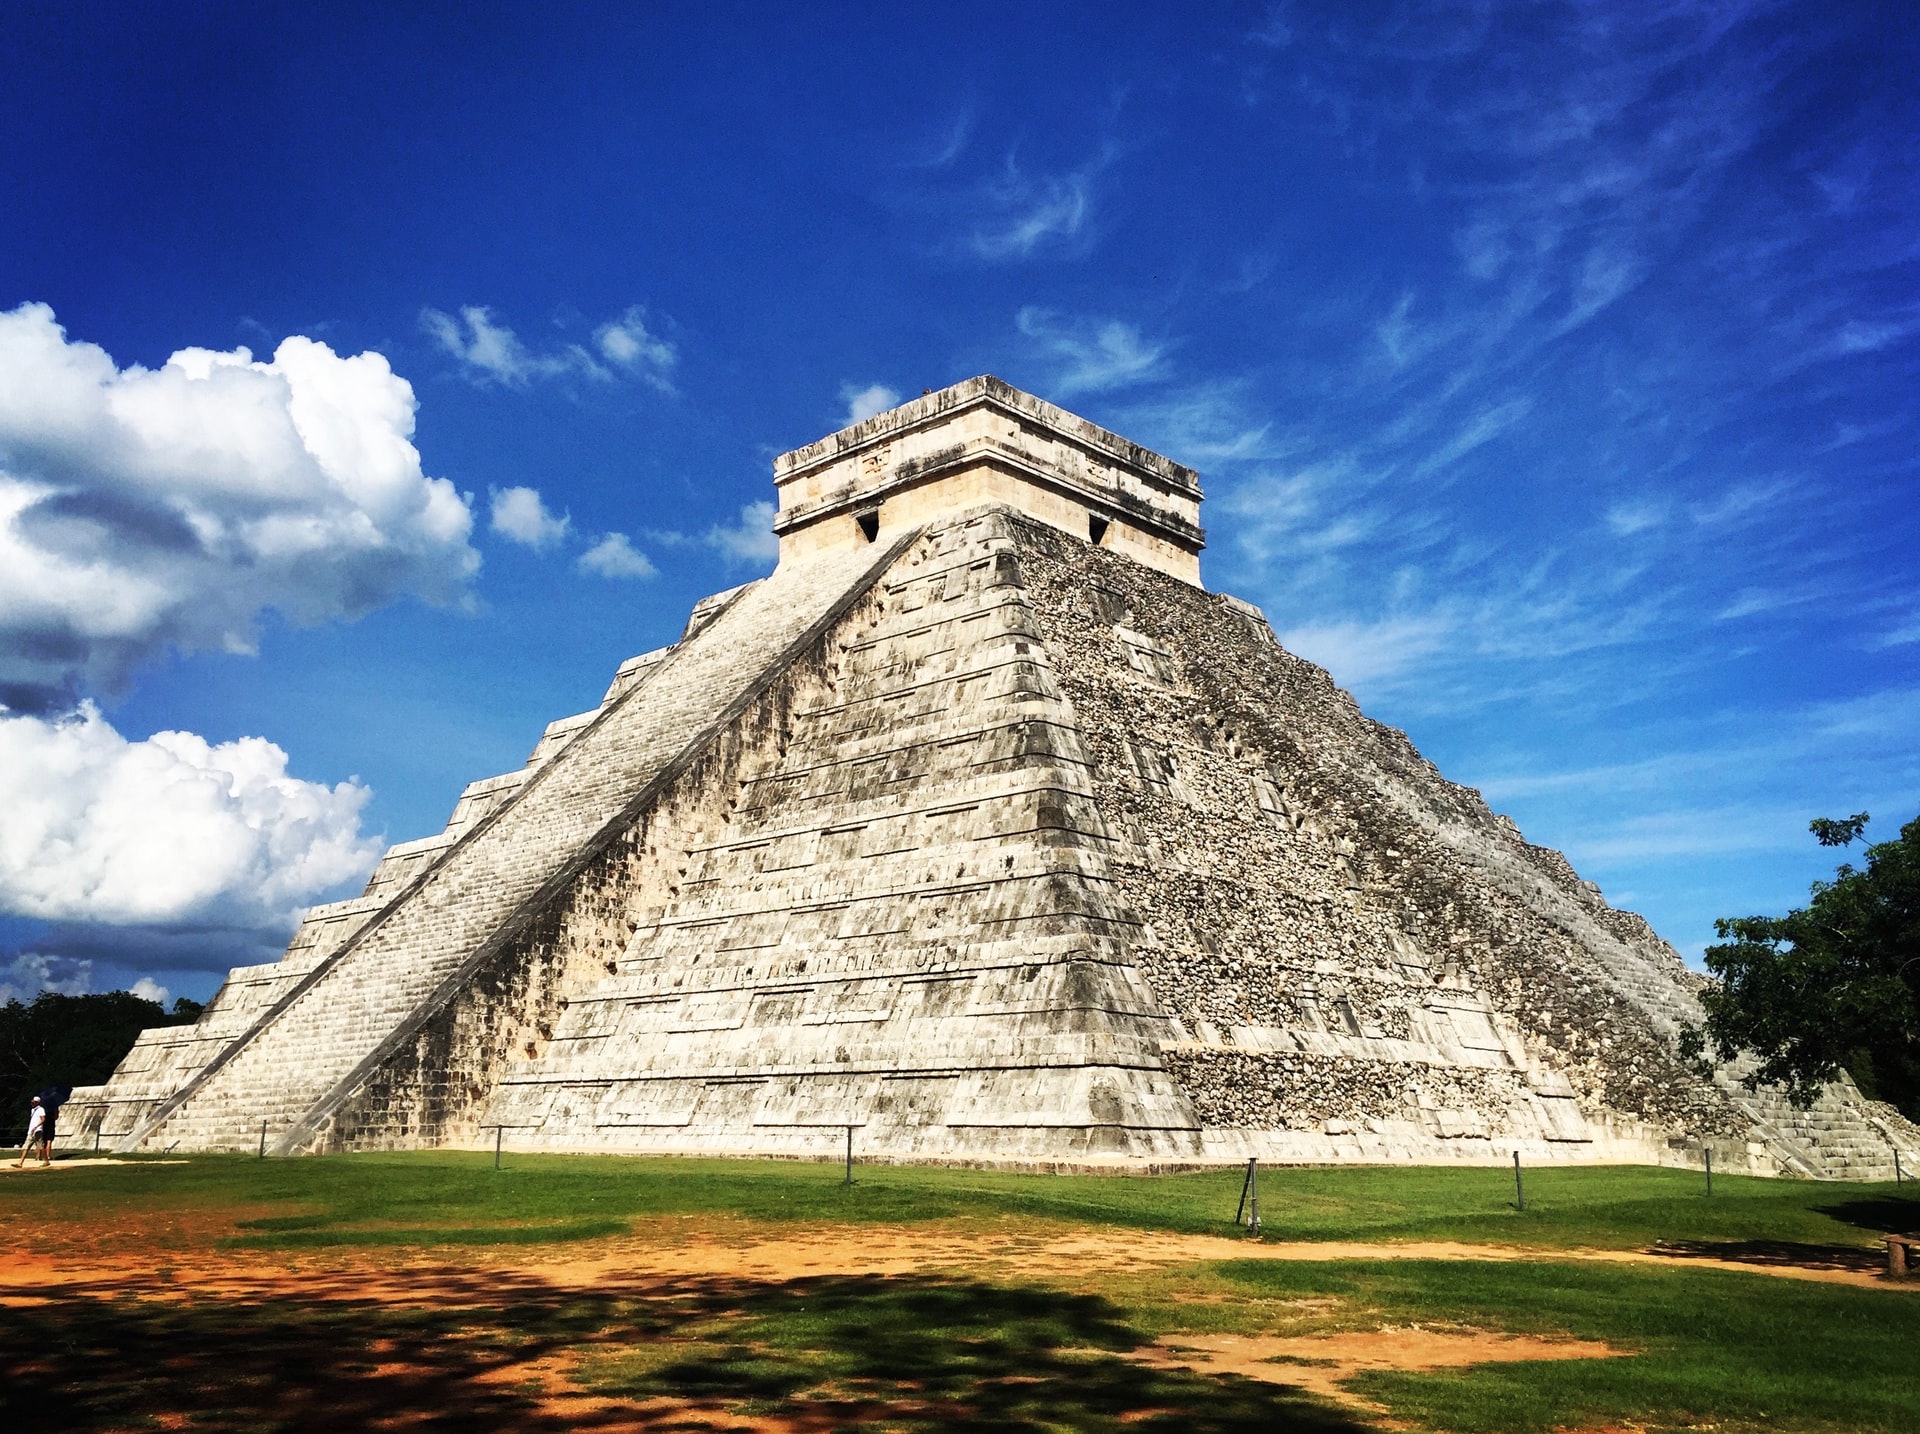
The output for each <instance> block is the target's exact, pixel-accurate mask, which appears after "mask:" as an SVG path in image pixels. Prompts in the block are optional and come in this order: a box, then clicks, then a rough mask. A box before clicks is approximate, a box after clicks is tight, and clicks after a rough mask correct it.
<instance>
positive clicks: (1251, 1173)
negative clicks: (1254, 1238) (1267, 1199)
mask: <svg viewBox="0 0 1920 1434" xmlns="http://www.w3.org/2000/svg"><path fill="white" fill-rule="evenodd" d="M1247 1179H1248V1181H1250V1182H1251V1184H1252V1196H1251V1198H1250V1199H1249V1200H1248V1203H1247V1233H1248V1234H1250V1235H1257V1234H1259V1233H1260V1161H1259V1158H1258V1157H1257V1156H1256V1157H1255V1158H1254V1159H1252V1160H1250V1161H1248V1162H1247Z"/></svg>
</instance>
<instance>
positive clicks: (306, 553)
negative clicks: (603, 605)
mask: <svg viewBox="0 0 1920 1434" xmlns="http://www.w3.org/2000/svg"><path fill="white" fill-rule="evenodd" d="M414 407H415V404H414V396H413V389H412V387H411V386H410V385H409V384H408V383H407V381H406V380H405V379H403V378H401V377H399V376H398V375H397V374H395V373H394V372H393V370H392V369H391V368H390V367H389V366H388V364H387V361H386V359H385V358H384V357H382V356H381V355H380V354H377V353H363V354H359V355H356V356H353V357H343V356H341V355H339V354H336V353H334V352H333V350H332V349H330V348H328V347H327V346H326V345H325V344H323V343H318V342H316V341H314V340H312V339H308V338H302V337H299V336H297V335H296V336H294V337H291V338H288V339H286V340H285V341H284V342H282V343H281V344H280V346H279V348H277V349H276V350H275V351H274V355H273V358H272V359H271V360H270V361H268V362H264V363H263V362H257V361H255V360H254V358H253V356H252V354H251V353H249V352H248V351H247V350H246V349H244V348H241V349H235V350H233V351H232V352H230V353H221V352H215V351H212V350H208V349H197V348H189V349H182V350H180V351H179V352H178V353H176V354H174V355H173V356H172V358H170V359H169V360H168V361H167V362H166V364H164V365H163V366H162V367H160V368H158V369H153V370H149V369H146V368H142V367H139V366H138V365H132V366H129V367H127V368H124V369H122V368H119V367H117V366H116V365H115V363H114V361H113V359H112V358H110V357H109V356H108V355H107V353H106V352H105V351H104V350H102V349H100V348H98V347H97V346H95V345H93V344H89V343H76V342H72V341H69V340H68V338H67V336H66V333H65V331H64V330H63V329H62V328H61V327H60V326H59V324H58V323H56V322H55V320H54V315H53V311H52V310H51V309H50V308H48V307H47V306H46V305H44V304H23V305H21V306H20V307H19V308H17V309H14V310H11V311H9V312H0V706H4V707H10V708H13V709H14V710H15V711H29V712H45V711H50V710H54V709H56V708H69V707H71V706H72V705H73V702H74V701H75V700H76V699H77V697H78V696H79V694H80V693H81V692H82V691H83V690H86V689H89V688H91V689H95V690H101V689H105V690H111V689H113V688H116V687H118V686H120V685H121V684H123V683H124V682H125V680H126V678H127V676H128V674H129V673H130V672H131V670H132V669H133V668H134V667H136V666H138V665H139V664H140V663H142V662H144V661H147V660H150V659H152V658H153V657H155V656H157V655H159V654H160V653H162V652H164V651H166V650H167V649H169V648H172V649H175V650H179V651H191V650H196V649H224V650H228V651H248V650H251V647H252V644H253V641H254V636H255V631H256V627H257V623H258V621H259V618H260V615H261V614H262V613H263V612H264V611H266V610H268V609H273V610H275V611H277V612H279V613H281V614H282V615H283V616H285V617H286V618H288V619H290V620H291V621H294V622H299V623H315V622H323V621H328V620H331V619H340V618H353V617H358V616H360V615H361V614H363V613H366V612H368V611H371V610H372V609H374V608H377V607H380V606H381V605H383V604H385V603H387V602H390V601H392V600H393V599H395V598H397V597H399V596H401V595H403V594H408V593H412V594H415V595H418V596H420V597H422V598H425V599H426V600H428V601H430V602H437V603H449V602H457V601H459V600H461V599H463V598H464V597H465V595H466V592H467V582H468V579H469V578H470V577H471V576H472V575H473V573H474V572H475V570H476V569H477V568H478V567H479V563H480V557H479V554H478V553H476V552H475V551H474V550H473V549H472V547H471V546H469V544H468V542H467V539H468V536H469V534H470V533H471V532H472V527H473V515H472V513H471V512H470V511H469V509H468V507H467V501H466V500H465V499H464V498H463V497H462V496H461V495H460V494H459V493H458V492H456V491H455V490H454V487H453V485H452V484H450V483H448V482H447V481H446V480H445V479H443V478H429V477H427V476H426V474H425V473H423V472H422V471H421V466H420V454H419V452H418V451H417V450H416V449H415V448H414V446H413V443H412V441H411V439H412V435H413V421H414Z"/></svg>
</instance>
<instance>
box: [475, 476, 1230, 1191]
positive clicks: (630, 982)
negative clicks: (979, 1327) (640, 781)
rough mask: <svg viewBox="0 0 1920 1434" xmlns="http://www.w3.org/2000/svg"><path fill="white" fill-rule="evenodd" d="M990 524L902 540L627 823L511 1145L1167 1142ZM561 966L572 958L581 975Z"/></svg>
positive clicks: (530, 1074) (1075, 763) (1104, 882)
mask: <svg viewBox="0 0 1920 1434" xmlns="http://www.w3.org/2000/svg"><path fill="white" fill-rule="evenodd" d="M1010 549H1011V542H1010V539H1009V537H1008V535H1007V530H1006V524H1005V519H1004V515H1003V514H1001V513H997V512H990V513H987V514H983V515H979V516H976V517H973V518H971V519H968V520H966V521H955V522H950V523H948V524H945V525H941V526H940V527H938V528H936V529H934V530H931V531H929V532H928V533H927V534H926V536H925V537H924V539H923V540H921V541H920V542H918V543H916V544H915V545H914V546H913V548H912V549H911V550H910V551H909V553H908V554H907V555H906V556H905V557H904V558H902V560H901V561H899V562H898V563H896V564H895V566H894V568H893V569H892V570H891V571H889V572H888V574H887V575H886V576H885V578H884V579H883V580H882V581H881V583H880V584H879V585H878V586H877V587H876V588H875V589H874V590H873V591H872V592H871V593H869V594H868V595H867V596H866V597H865V599H864V600H863V601H862V602H861V603H859V604H857V605H856V606H855V607H854V608H853V609H851V610H850V611H849V612H848V614H847V615H846V616H845V617H844V618H843V619H842V621H841V622H840V624H839V626H838V627H837V628H836V629H835V631H834V632H833V633H832V634H830V635H829V636H828V638H827V639H826V640H825V641H824V642H823V643H822V645H821V646H820V647H819V648H818V649H817V650H815V651H812V652H810V653H807V654H805V655H801V656H798V657H796V660H795V661H794V662H793V663H792V664H791V665H790V667H789V668H788V672H787V678H786V680H785V681H784V682H783V683H782V684H781V686H780V687H779V688H778V689H776V690H775V691H773V692H770V693H769V695H768V697H767V699H766V701H765V703H764V704H763V706H762V708H761V709H760V710H759V711H757V712H756V713H754V714H751V715H750V717H749V719H748V720H746V721H743V722H741V723H739V724H736V727H735V729H734V731H733V732H732V733H731V734H730V735H729V738H728V740H727V742H726V743H724V744H722V745H721V746H720V747H718V748H716V750H715V752H714V754H713V757H712V759H711V760H710V761H708V762H705V763H703V764H702V766H701V767H700V769H699V770H697V771H693V772H690V773H689V774H688V776H687V778H686V779H685V780H684V781H683V783H682V784H681V785H680V786H679V787H677V788H676V789H675V791H674V792H673V793H672V794H670V796H669V797H668V798H667V799H666V800H664V801H663V802H662V803H661V804H660V806H659V807H658V808H657V809H656V810H655V812H654V813H653V814H652V815H651V816H650V817H649V818H648V819H647V820H646V822H645V830H644V837H642V836H641V835H640V834H639V833H638V832H636V834H635V836H634V838H633V841H632V848H631V849H632V850H634V851H635V853H636V854H637V853H638V851H639V848H640V846H641V844H642V842H643V841H644V845H645V848H646V857H645V859H644V860H639V861H636V864H635V865H634V867H633V868H632V871H631V874H630V879H631V880H632V882H633V886H632V890H631V894H630V898H629V904H628V907H627V912H628V921H629V922H630V924H631V926H632V936H631V938H630V939H629V940H628V942H627V943H626V946H625V949H624V950H623V951H622V952H621V954H620V955H619V957H618V959H617V960H616V961H615V962H614V963H613V967H614V969H613V970H612V972H611V973H609V974H608V975H606V976H605V977H604V978H602V979H598V980H595V981H593V982H592V984H590V985H589V986H587V987H585V988H583V989H580V990H578V991H576V992H574V993H572V994H571V995H570V996H569V997H568V998H567V1004H566V1008H565V1011H564V1013H563V1015H562V1016H561V1018H560V1020H559V1022H558V1024H557V1026H556V1027H555V1029H554V1031H553V1036H552V1040H551V1042H550V1043H547V1044H545V1045H544V1046H543V1047H542V1048H541V1050H540V1053H539V1054H538V1055H537V1056H536V1057H534V1058H531V1059H526V1060H517V1061H515V1062H514V1064H513V1066H512V1067H511V1068H509V1069H508V1070H507V1071H506V1072H505V1074H504V1077H503V1079H502V1083H501V1085H500V1087H499V1089H498V1091H497V1093H496V1094H495V1096H494V1098H493V1100H492V1101H491V1103H490V1105H489V1106H488V1108H487V1110H486V1111H485V1112H483V1113H482V1114H481V1115H480V1117H479V1123H480V1125H481V1127H482V1128H483V1129H484V1128H485V1127H487V1126H491V1125H495V1124H498V1125H501V1126H503V1127H505V1128H506V1130H507V1132H508V1139H509V1140H510V1142H511V1143H512V1144H514V1145H515V1146H516V1147H517V1148H524V1147H526V1146H528V1145H545V1146H548V1147H552V1148H627V1149H648V1150H676V1149H677V1150H735V1151H747V1150H757V1151H769V1150H786V1151H793V1152H806V1151H814V1152H819V1151H822V1150H824V1149H827V1148H829V1147H831V1148H835V1149H837V1148H838V1147H839V1143H840V1141H841V1140H842V1138H843V1129H844V1127H845V1126H847V1125H854V1126H857V1127H858V1128H859V1135H858V1141H859V1146H860V1149H861V1150H862V1151H864V1152H867V1153H869V1154H874V1153H891V1154H896V1155H914V1154H924V1155H937V1156H954V1155H973V1156H984V1155H1026V1156H1042V1157H1059V1156H1063V1155H1086V1154H1102V1153H1105V1154H1120V1153H1131V1154H1141V1155H1165V1154H1183V1155H1187V1156H1192V1155H1194V1154H1196V1153H1197V1152H1198V1142H1197V1136H1198V1121H1197V1119H1196V1118H1195V1116H1194V1113H1193V1111H1192V1110H1191V1107H1190V1106H1189V1104H1188V1103H1187V1102H1186V1100H1185V1099H1184V1097H1183V1096H1182V1095H1181V1094H1180V1092H1179V1091H1178V1089H1177V1088H1176V1087H1175V1086H1174V1084H1173V1083H1172V1082H1171V1081H1170V1080H1169V1079H1168V1077H1167V1075H1166V1072H1165V1069H1164V1064H1163V1062H1162V1060H1161V1058H1160V1056H1159V1053H1158V1051H1159V1044H1160V1041H1161V1039H1162V1038H1163V1037H1164V1036H1165V1035H1166V1034H1167V1032H1166V1026H1165V1022H1164V1020H1163V1019H1162V1018H1161V1016H1160V1014H1159V1012H1158V1010H1157V1008H1156V1006H1155V1004H1154V1002H1153V999H1152V996H1151V993H1150V992H1149V991H1148V990H1147V989H1146V987H1145V986H1144V984H1143V983H1141V982H1140V981H1139V979H1138V978H1137V976H1135V975H1134V973H1133V972H1132V970H1131V967H1130V965H1129V963H1128V962H1127V960H1126V955H1125V947H1126V944H1127V942H1128V940H1129V939H1130V935H1131V932H1132V931H1133V929H1134V927H1135V926H1136V925H1137V923H1136V922H1135V921H1134V920H1133V919H1132V918H1131V917H1130V916H1129V915H1128V914H1127V913H1125V912H1124V911H1121V910H1118V909H1116V908H1115V907H1114V905H1113V903H1112V901H1111V899H1110V896H1109V889H1110V886H1111V881H1110V877H1109V876H1108V874H1107V873H1106V872H1105V870H1104V864H1103V858H1102V856H1101V854H1100V852H1099V851H1098V850H1097V849H1093V848H1090V847H1089V846H1088V845H1087V842H1086V841H1085V839H1084V838H1085V831H1086V829H1089V828H1091V829H1092V830H1094V831H1096V832H1097V831H1098V830H1099V819H1098V816H1097V813H1095V812H1094V811H1093V810H1092V807H1091V805H1090V803H1089V801H1088V798H1089V796H1090V791H1089V789H1088V786H1087V783H1086V779H1085V772H1084V767H1085V762H1084V757H1083V756H1082V755H1080V754H1078V752H1077V745H1076V741H1075V738H1074V736H1073V725H1072V713H1071V711H1070V709H1068V708H1066V707H1065V705H1064V704H1063V703H1062V702H1061V700H1060V697H1059V694H1058V692H1057V690H1056V689H1055V688H1054V686H1053V684H1052V682H1051V678H1050V676H1049V674H1048V671H1047V662H1046V658H1045V654H1044V652H1042V651H1041V650H1040V648H1039V645H1038V644H1037V643H1036V642H1035V641H1034V638H1033V632H1032V626H1031V621H1030V614H1029V610H1028V605H1027V603H1026V599H1025V595H1024V589H1023V584H1022V579H1021V575H1020V569H1019V564H1018V562H1017V560H1016V559H1015V556H1014V554H1013V553H1012V552H1011V551H1010ZM585 969H587V970H589V971H590V969H591V968H590V966H588V967H586V968H585Z"/></svg>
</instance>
